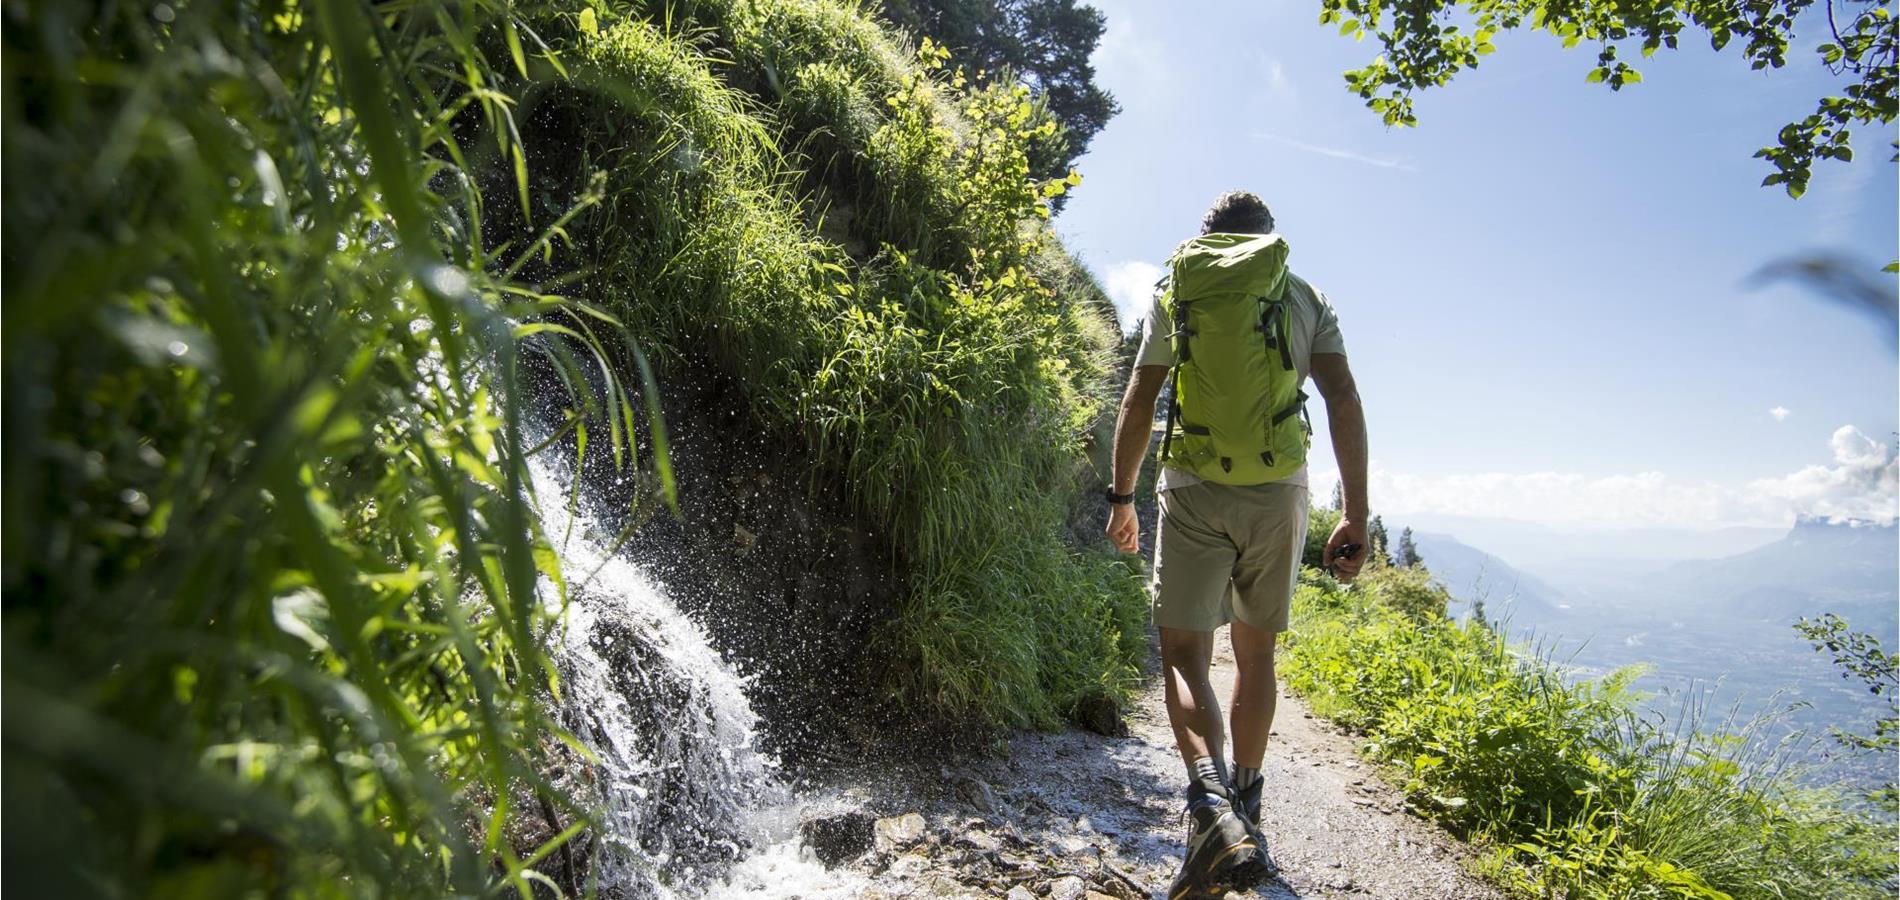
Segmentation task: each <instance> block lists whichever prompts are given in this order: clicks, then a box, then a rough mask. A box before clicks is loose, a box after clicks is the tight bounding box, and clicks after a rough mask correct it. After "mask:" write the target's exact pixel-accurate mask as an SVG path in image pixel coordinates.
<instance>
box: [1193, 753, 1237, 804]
mask: <svg viewBox="0 0 1900 900" xmlns="http://www.w3.org/2000/svg"><path fill="white" fill-rule="evenodd" d="M1187 794H1188V802H1189V803H1190V804H1192V803H1193V802H1194V801H1196V800H1199V799H1201V798H1203V797H1209V796H1212V797H1218V798H1221V799H1226V797H1227V772H1226V766H1223V765H1221V761H1220V759H1219V758H1217V757H1213V756H1203V757H1201V758H1199V759H1196V760H1195V761H1194V762H1192V763H1189V764H1188V789H1187Z"/></svg>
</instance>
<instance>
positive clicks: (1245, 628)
mask: <svg viewBox="0 0 1900 900" xmlns="http://www.w3.org/2000/svg"><path fill="white" fill-rule="evenodd" d="M1275 637H1276V635H1275V634H1274V633H1273V632H1271V631H1262V630H1260V629H1258V628H1255V627H1253V626H1252V625H1248V624H1247V623H1245V622H1242V621H1240V620H1239V619H1235V620H1234V624H1233V626H1232V630H1231V631H1229V632H1228V638H1229V639H1230V640H1232V642H1233V645H1234V666H1235V668H1236V670H1237V672H1236V674H1235V677H1234V696H1233V701H1232V703H1231V704H1230V708H1231V709H1232V714H1233V718H1234V729H1233V730H1234V765H1235V766H1236V767H1240V768H1247V769H1258V768H1260V762H1261V760H1262V759H1264V758H1265V756H1266V753H1267V735H1268V734H1270V733H1272V731H1273V707H1274V703H1275V701H1277V700H1278V699H1279V698H1278V696H1277V694H1276V691H1275V689H1274V671H1273V645H1274V638H1275ZM1170 710H1172V707H1170ZM1177 731H1178V729H1177Z"/></svg>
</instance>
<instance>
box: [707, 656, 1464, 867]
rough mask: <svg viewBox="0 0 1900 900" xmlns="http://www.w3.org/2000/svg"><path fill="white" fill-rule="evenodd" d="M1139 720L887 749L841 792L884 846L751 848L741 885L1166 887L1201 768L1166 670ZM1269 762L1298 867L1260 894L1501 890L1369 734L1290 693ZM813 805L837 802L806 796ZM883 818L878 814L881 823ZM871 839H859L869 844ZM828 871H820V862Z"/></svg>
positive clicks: (1282, 843) (1222, 682)
mask: <svg viewBox="0 0 1900 900" xmlns="http://www.w3.org/2000/svg"><path fill="white" fill-rule="evenodd" d="M1225 643H1226V639H1225V635H1224V634H1223V635H1221V636H1220V639H1219V640H1218V641H1217V646H1221V647H1222V648H1223V649H1222V650H1221V652H1219V653H1218V654H1217V658H1216V661H1215V671H1214V679H1215V686H1216V688H1217V689H1218V691H1219V692H1220V695H1221V696H1222V697H1225V696H1226V695H1227V692H1228V690H1229V689H1230V687H1231V685H1232V681H1233V676H1234V670H1233V661H1232V658H1231V656H1229V655H1228V654H1227V653H1226V652H1225V649H1224V645H1225ZM1128 728H1129V732H1130V733H1129V736H1127V737H1120V738H1117V737H1106V736H1102V735H1097V734H1091V733H1087V732H1081V731H1071V732H1067V733H1063V734H1038V733H1031V732H1023V733H1018V734H1016V735H1014V736H1013V737H1012V738H1011V742H1010V746H1009V748H1008V752H1007V754H999V755H998V756H996V757H995V758H991V759H978V760H972V761H966V762H962V763H959V764H958V765H956V766H955V767H947V766H943V765H941V764H938V763H934V762H927V761H925V760H926V759H927V758H929V757H931V756H932V754H930V753H929V752H928V748H920V752H919V754H918V756H919V759H918V761H916V762H915V763H913V764H911V765H909V766H908V767H906V766H903V765H900V766H898V767H896V768H893V767H891V766H889V765H881V766H879V767H878V769H877V771H876V773H875V774H870V773H859V776H858V777H851V776H848V777H846V778H845V779H843V783H848V784H849V785H850V786H849V787H846V788H843V789H842V790H840V791H838V792H837V795H836V796H835V799H834V805H835V807H836V810H837V812H838V813H839V814H841V815H842V814H846V811H849V810H856V811H861V812H862V814H863V816H864V818H860V819H858V820H856V821H855V823H854V822H845V823H843V824H842V825H841V826H840V827H841V828H842V829H843V830H845V831H850V830H852V828H853V827H854V826H855V827H856V828H857V829H858V830H860V831H862V830H865V829H864V826H866V825H869V828H868V831H869V832H870V833H872V835H873V836H872V837H871V838H870V839H869V840H868V843H869V847H868V850H866V849H865V848H862V847H857V846H851V845H850V843H849V840H847V841H846V842H845V846H842V847H840V848H838V853H839V855H842V856H848V857H850V859H849V860H848V861H841V862H839V863H838V864H837V865H835V866H834V867H831V868H830V869H828V870H826V869H824V868H822V867H821V864H820V863H818V862H817V861H815V860H814V858H813V857H814V851H813V850H812V848H811V846H810V845H811V844H813V843H823V842H824V836H822V835H815V834H814V835H809V836H808V837H809V838H810V839H809V840H807V841H806V842H805V843H806V846H804V847H799V846H797V845H796V843H793V844H788V845H787V846H786V847H783V848H779V849H778V850H776V851H774V852H769V853H765V854H761V855H759V856H757V857H755V858H754V859H752V860H750V861H749V862H748V863H747V864H746V865H745V866H744V867H743V868H742V870H741V871H740V872H738V873H736V876H735V879H734V882H733V884H732V889H733V890H732V893H736V894H740V895H750V896H773V897H805V898H818V897H865V898H908V897H915V898H937V897H945V898H951V897H954V898H963V897H1009V898H1012V900H1034V898H1044V897H1047V898H1052V900H1100V898H1102V897H1110V898H1119V900H1134V898H1148V897H1158V896H1164V893H1165V891H1166V889H1167V887H1168V884H1169V882H1170V881H1171V880H1172V879H1173V877H1174V874H1175V871H1176V868H1177V866H1178V864H1179V860H1180V857H1181V843H1182V839H1183V838H1184V836H1185V834H1186V825H1185V820H1184V819H1183V818H1182V816H1181V810H1182V803H1181V793H1180V792H1181V787H1182V785H1183V783H1184V779H1185V776H1184V774H1183V772H1182V764H1181V761H1180V758H1179V757H1178V756H1177V755H1176V753H1175V751H1174V748H1173V739H1172V734H1171V732H1170V731H1169V728H1168V722H1167V713H1166V710H1165V709H1164V707H1163V706H1162V700H1161V685H1160V683H1159V682H1158V681H1154V680H1151V683H1150V684H1149V685H1148V686H1147V689H1146V690H1145V691H1144V692H1143V693H1142V695H1141V696H1140V697H1139V699H1138V700H1137V703H1136V705H1135V708H1134V709H1133V710H1132V711H1131V713H1130V715H1129V717H1128ZM1264 774H1265V776H1266V778H1267V788H1266V792H1265V811H1264V814H1263V819H1264V822H1263V830H1264V831H1265V833H1266V836H1267V838H1268V841H1269V842H1270V845H1271V847H1272V850H1273V855H1274V857H1275V859H1276V860H1277V861H1278V862H1279V864H1280V866H1281V868H1282V870H1283V872H1282V877H1281V880H1280V881H1279V882H1277V883H1274V884H1271V885H1266V886H1263V887H1261V888H1260V889H1259V890H1258V891H1257V892H1256V896H1262V897H1270V898H1279V900H1284V898H1319V897H1354V898H1360V897H1375V898H1393V900H1399V898H1405V900H1414V898H1430V900H1464V898H1471V900H1478V898H1484V900H1490V898H1495V897H1498V896H1499V895H1498V894H1497V893H1496V892H1495V891H1493V890H1492V889H1490V888H1488V887H1487V886H1485V885H1484V884H1482V883H1481V882H1479V881H1478V880H1477V879H1475V878H1474V877H1472V876H1471V875H1469V874H1467V873H1466V871H1465V869H1464V867H1463V865H1462V862H1463V861H1464V860H1465V859H1467V858H1468V857H1469V855H1470V853H1469V851H1468V850H1467V849H1466V848H1465V847H1464V845H1462V844H1460V843H1459V842H1458V841H1456V840H1454V839H1452V838H1451V837H1450V836H1448V835H1446V834H1445V833H1444V832H1443V831H1441V830H1439V829H1438V828H1437V827H1436V826H1434V825H1432V824H1431V823H1429V822H1426V821H1424V820H1422V819H1419V818H1417V817H1415V816H1413V815H1411V814H1409V813H1407V812H1406V811H1405V809H1404V807H1403V798H1402V797H1401V796H1400V794H1399V793H1398V792H1396V791H1394V790H1393V789H1391V788H1390V787H1389V786H1387V785H1386V784H1385V783H1384V782H1382V781H1381V780H1380V779H1379V777H1378V775H1377V774H1376V773H1375V772H1374V771H1373V769H1372V767H1371V766H1370V765H1368V764H1367V763H1365V762H1363V761H1361V760H1359V759H1358V758H1357V756H1356V755H1355V754H1354V752H1353V742H1352V739H1351V738H1350V737H1348V736H1346V735H1343V734H1340V733H1339V732H1338V731H1337V730H1335V729H1334V728H1332V727H1331V726H1330V725H1328V724H1327V723H1325V722H1324V721H1323V720H1319V719H1315V718H1313V717H1311V716H1310V714H1308V713H1307V712H1306V709H1305V707H1304V706H1303V705H1302V704H1301V703H1300V702H1299V701H1298V699H1297V698H1293V697H1289V696H1286V695H1284V694H1283V695H1282V696H1281V699H1280V706H1279V715H1278V717H1277V718H1276V721H1275V725H1274V732H1273V741H1272V743H1271V745H1270V746H1269V749H1268V753H1267V761H1266V765H1265V767H1264ZM803 815H804V816H805V817H806V820H807V821H812V820H813V819H814V817H817V818H822V817H823V815H824V813H823V810H822V808H821V809H820V810H818V811H816V812H814V811H813V810H812V809H810V808H807V809H806V810H805V811H804V813H803ZM866 819H869V820H874V822H875V824H870V822H867V821H866ZM860 850H864V851H865V852H862V854H861V855H860V853H859V851H860ZM820 873H822V876H821V877H815V876H819V874H820Z"/></svg>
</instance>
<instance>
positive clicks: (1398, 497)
mask: <svg viewBox="0 0 1900 900" xmlns="http://www.w3.org/2000/svg"><path fill="white" fill-rule="evenodd" d="M1829 445H1830V448H1831V449H1832V451H1833V457H1834V462H1833V464H1832V465H1814V466H1808V467H1806V468H1803V469H1801V470H1800V471H1797V472H1792V473H1789V474H1787V475H1782V476H1779V477H1775V478H1761V479H1756V480H1754V481H1750V482H1748V483H1746V484H1742V485H1735V484H1723V483H1719V482H1714V481H1695V480H1685V479H1680V478H1676V477H1673V476H1670V475H1667V474H1665V473H1662V472H1637V473H1633V474H1627V475H1607V476H1589V475H1582V474H1579V473H1575V472H1529V473H1505V472H1485V473H1476V474H1466V475H1443V476H1431V477H1427V476H1420V475H1411V474H1407V473H1404V472H1394V471H1392V470H1390V469H1386V468H1384V467H1383V466H1379V465H1376V464H1375V465H1374V466H1373V468H1372V472H1371V476H1370V478H1371V484H1370V485H1369V487H1368V490H1369V492H1370V494H1371V497H1370V499H1371V501H1372V505H1373V508H1374V509H1376V510H1378V511H1379V512H1380V513H1382V514H1385V515H1406V514H1418V513H1435V514H1440V515H1458V516H1479V517H1485V518H1502V519H1518V520H1523V521H1530V522H1538V523H1542V524H1546V525H1569V526H1585V527H1620V528H1644V527H1663V528H1713V527H1721V526H1730V525H1768V526H1785V525H1788V524H1789V523H1791V522H1793V520H1794V518H1795V517H1796V516H1819V517H1823V518H1829V519H1835V520H1841V519H1865V520H1869V521H1874V522H1880V523H1883V524H1885V523H1892V522H1893V521H1895V518H1896V513H1900V460H1896V457H1895V455H1894V452H1893V449H1892V448H1890V447H1888V446H1887V445H1886V444H1883V443H1879V442H1877V441H1874V440H1873V439H1871V438H1869V437H1867V436H1866V435H1865V434H1862V433H1861V431H1860V430H1859V429H1858V428H1855V427H1853V426H1851V425H1843V426H1841V427H1840V429H1838V430H1836V431H1835V432H1834V436H1833V438H1832V439H1831V440H1830V442H1829ZM1337 480H1338V476H1337V475H1336V474H1334V473H1330V472H1322V471H1318V470H1316V471H1315V472H1314V478H1313V490H1314V496H1316V497H1326V496H1330V494H1331V492H1332V484H1333V482H1334V481H1337Z"/></svg>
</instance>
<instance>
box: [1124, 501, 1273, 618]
mask: <svg viewBox="0 0 1900 900" xmlns="http://www.w3.org/2000/svg"><path fill="white" fill-rule="evenodd" d="M1160 499H1161V517H1160V519H1161V524H1160V528H1159V531H1158V534H1157V535H1156V537H1155V562H1154V617H1155V624H1156V625H1159V626H1161V627H1162V628H1179V629H1182V630H1185V631H1213V630H1214V629H1216V628H1219V627H1220V626H1222V625H1225V624H1227V623H1228V622H1229V621H1232V620H1233V619H1234V618H1236V617H1238V618H1239V619H1240V621H1242V622H1245V623H1247V624H1249V625H1252V626H1253V627H1255V628H1259V629H1262V630H1265V631H1272V632H1281V631H1285V630H1286V622H1287V612H1288V610H1289V609H1290V608H1291V607H1292V605H1293V586H1294V585H1295V584H1296V583H1298V581H1299V577H1300V554H1301V552H1302V551H1303V550H1304V549H1305V547H1306V514H1307V494H1306V488H1305V487H1303V486H1300V485H1297V484H1280V483H1274V484H1258V485H1248V486H1236V485H1230V484H1214V483H1212V482H1205V481H1204V482H1201V483H1199V484H1190V485H1185V486H1182V487H1177V488H1172V489H1169V490H1166V491H1162V492H1161V498H1160Z"/></svg>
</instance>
